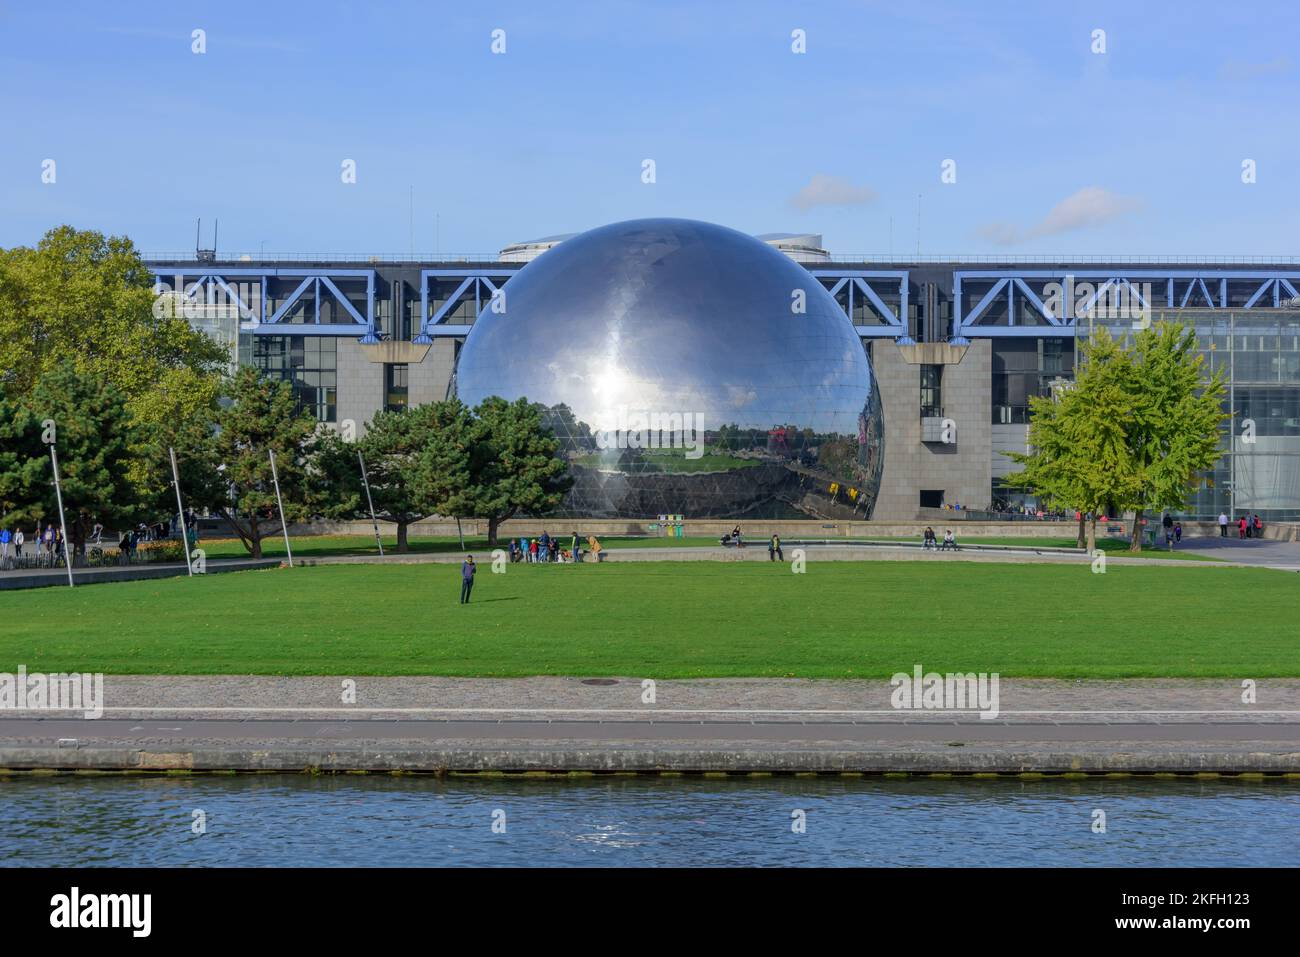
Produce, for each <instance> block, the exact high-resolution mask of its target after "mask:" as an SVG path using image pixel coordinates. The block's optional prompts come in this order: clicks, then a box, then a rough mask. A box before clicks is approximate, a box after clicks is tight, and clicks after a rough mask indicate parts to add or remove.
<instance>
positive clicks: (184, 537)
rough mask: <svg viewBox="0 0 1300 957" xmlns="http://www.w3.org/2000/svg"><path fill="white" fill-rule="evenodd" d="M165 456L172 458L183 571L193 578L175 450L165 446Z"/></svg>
mask: <svg viewBox="0 0 1300 957" xmlns="http://www.w3.org/2000/svg"><path fill="white" fill-rule="evenodd" d="M167 454H168V455H170V456H171V457H172V485H173V486H175V488H176V510H177V514H178V515H179V516H180V518H181V551H182V552H184V553H185V570H186V571H187V572H189V575H190V577H191V578H193V577H194V566H193V565H191V564H190V532H189V529H188V528H186V527H185V506H184V504H182V502H181V475H180V472H179V471H178V470H177V468H176V450H175V449H174V448H172V447H171V446H170V445H169V446H167Z"/></svg>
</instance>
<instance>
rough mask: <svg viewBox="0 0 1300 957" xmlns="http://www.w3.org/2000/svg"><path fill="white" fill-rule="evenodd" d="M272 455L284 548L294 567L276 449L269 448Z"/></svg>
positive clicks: (272, 472) (272, 474)
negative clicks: (276, 467) (276, 460)
mask: <svg viewBox="0 0 1300 957" xmlns="http://www.w3.org/2000/svg"><path fill="white" fill-rule="evenodd" d="M266 451H267V454H268V455H270V456H271V481H272V482H274V483H275V504H276V507H278V508H279V509H280V528H281V530H282V531H283V532H284V550H285V553H286V554H288V556H289V567H290V568H293V549H292V548H290V547H289V523H288V522H286V521H285V520H284V501H283V500H282V499H281V498H280V476H279V475H278V474H277V473H276V471H275V449H267V450H266Z"/></svg>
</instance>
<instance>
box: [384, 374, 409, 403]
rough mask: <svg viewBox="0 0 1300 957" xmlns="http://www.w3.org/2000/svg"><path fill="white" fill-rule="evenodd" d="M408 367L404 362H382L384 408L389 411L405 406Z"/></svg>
mask: <svg viewBox="0 0 1300 957" xmlns="http://www.w3.org/2000/svg"><path fill="white" fill-rule="evenodd" d="M408 369H409V367H408V366H407V364H406V363H404V362H386V363H384V408H385V409H386V410H388V411H389V412H397V411H400V410H402V409H405V408H406V399H407V394H408V392H407V385H406V377H407V374H408Z"/></svg>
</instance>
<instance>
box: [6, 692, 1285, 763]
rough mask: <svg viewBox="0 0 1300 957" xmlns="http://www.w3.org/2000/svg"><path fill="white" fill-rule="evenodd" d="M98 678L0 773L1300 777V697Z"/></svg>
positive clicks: (36, 730)
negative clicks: (921, 696) (96, 695)
mask: <svg viewBox="0 0 1300 957" xmlns="http://www.w3.org/2000/svg"><path fill="white" fill-rule="evenodd" d="M343 681H344V679H342V678H325V677H319V678H277V677H240V676H211V677H167V676H153V677H145V676H135V677H131V676H109V677H108V678H107V679H106V681H105V700H106V707H105V712H104V716H103V717H102V718H100V719H98V720H85V719H83V718H80V717H79V716H72V715H67V714H56V713H50V712H23V713H18V712H12V711H11V712H0V767H7V768H11V769H23V768H62V769H77V768H83V769H89V768H99V769H117V770H123V769H127V770H129V769H137V770H138V769H145V770H156V769H166V768H182V769H184V768H193V769H235V770H301V769H302V768H305V767H316V768H324V769H330V770H379V771H384V770H398V769H405V770H449V769H450V770H466V771H482V770H502V771H526V770H604V771H610V770H621V771H652V770H683V771H695V770H714V771H837V770H838V771H864V772H879V771H909V772H962V773H965V772H978V771H999V772H1003V771H1016V772H1023V771H1041V772H1058V771H1093V772H1099V771H1171V772H1189V771H1223V772H1234V773H1235V772H1242V771H1261V772H1280V771H1286V772H1297V773H1300V679H1286V680H1275V681H1269V680H1265V681H1261V682H1259V683H1258V685H1257V687H1256V695H1257V699H1256V700H1257V703H1256V704H1252V705H1247V704H1243V703H1242V701H1241V685H1240V682H1239V681H1235V680H1205V681H1185V680H1152V681H1086V682H1083V681H1081V682H1073V681H1054V680H1022V681H1011V680H1007V681H1004V682H1001V685H1000V689H999V690H1000V695H999V702H998V704H999V712H998V715H997V717H996V718H992V719H988V718H983V717H981V716H980V714H979V713H978V712H975V711H971V710H965V711H914V710H913V711H901V710H896V709H894V708H892V707H891V705H890V700H889V698H890V694H891V691H892V689H891V687H890V685H889V684H888V682H886V681H806V680H793V679H700V680H694V681H661V682H657V683H656V684H655V686H654V701H653V703H647V702H646V701H645V700H644V697H645V693H646V687H645V685H644V684H643V683H642V680H641V679H637V678H620V679H587V680H583V679H579V678H523V679H482V678H475V679H457V678H357V679H355V681H356V686H355V692H356V703H355V704H344V703H343V702H342V701H341V700H340V697H341V692H342V688H343Z"/></svg>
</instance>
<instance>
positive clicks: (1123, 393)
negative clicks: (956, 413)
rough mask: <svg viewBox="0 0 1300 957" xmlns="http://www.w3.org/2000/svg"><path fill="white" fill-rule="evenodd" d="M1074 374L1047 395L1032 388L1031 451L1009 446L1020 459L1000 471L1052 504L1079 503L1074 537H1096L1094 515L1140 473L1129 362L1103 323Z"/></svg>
mask: <svg viewBox="0 0 1300 957" xmlns="http://www.w3.org/2000/svg"><path fill="white" fill-rule="evenodd" d="M1081 359H1082V361H1081V363H1080V366H1079V371H1078V376H1077V378H1076V379H1075V381H1074V382H1073V383H1070V384H1068V385H1066V386H1064V387H1063V388H1061V389H1058V390H1057V391H1056V392H1055V393H1054V394H1053V395H1051V396H1034V397H1031V398H1030V400H1029V407H1030V410H1031V417H1030V424H1029V447H1030V449H1031V450H1032V451H1031V452H1029V453H1028V454H1026V453H1019V452H1009V453H1006V454H1007V455H1008V456H1010V458H1011V459H1012V460H1013V461H1015V462H1016V463H1017V464H1019V465H1020V466H1021V469H1020V471H1018V472H1015V473H1013V474H1011V475H1007V476H1005V477H1004V478H1003V482H1004V483H1006V484H1007V485H1013V486H1029V487H1031V488H1033V489H1034V490H1035V491H1036V492H1037V493H1038V494H1039V495H1040V496H1041V497H1043V498H1045V499H1046V500H1047V501H1048V502H1049V503H1050V504H1052V505H1053V506H1056V507H1062V508H1067V509H1070V508H1073V509H1078V510H1079V511H1080V512H1081V513H1084V514H1085V515H1090V516H1091V519H1090V520H1089V521H1086V522H1085V520H1084V519H1083V518H1082V517H1081V518H1080V529H1079V542H1078V544H1079V545H1080V546H1085V547H1087V549H1088V551H1089V552H1091V551H1092V550H1093V549H1094V548H1096V545H1097V515H1098V514H1099V513H1101V512H1105V511H1107V510H1109V509H1110V508H1111V507H1112V506H1113V503H1116V502H1127V501H1130V500H1131V499H1132V498H1133V497H1134V495H1135V494H1136V492H1137V488H1138V481H1137V476H1136V473H1135V469H1134V467H1133V462H1132V457H1131V456H1130V454H1129V448H1128V434H1127V425H1128V422H1129V420H1130V419H1131V417H1132V414H1133V404H1134V395H1133V392H1132V389H1131V388H1130V383H1131V377H1132V366H1131V363H1130V362H1129V359H1128V357H1127V356H1126V355H1125V354H1124V352H1123V350H1121V349H1120V348H1119V345H1118V344H1117V343H1116V342H1115V341H1114V340H1113V339H1111V337H1110V335H1109V334H1108V333H1107V332H1106V330H1105V329H1101V330H1099V331H1098V332H1097V333H1096V334H1095V335H1094V336H1093V338H1092V340H1091V341H1090V342H1088V343H1087V344H1085V345H1084V346H1083V348H1082V356H1081Z"/></svg>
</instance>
